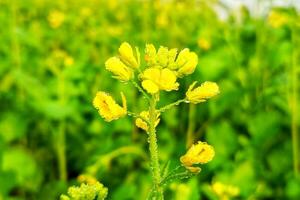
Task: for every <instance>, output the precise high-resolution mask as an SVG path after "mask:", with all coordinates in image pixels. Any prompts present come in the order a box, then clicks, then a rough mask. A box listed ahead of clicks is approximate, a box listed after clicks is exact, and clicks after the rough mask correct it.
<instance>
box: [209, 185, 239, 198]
mask: <svg viewBox="0 0 300 200" xmlns="http://www.w3.org/2000/svg"><path fill="white" fill-rule="evenodd" d="M211 187H212V190H213V191H214V192H215V193H216V195H217V196H218V197H220V199H222V200H229V199H231V197H236V196H238V195H239V193H240V189H239V188H238V187H236V186H234V185H227V184H224V183H221V182H218V181H217V182H214V183H213V184H212V186H211Z"/></svg>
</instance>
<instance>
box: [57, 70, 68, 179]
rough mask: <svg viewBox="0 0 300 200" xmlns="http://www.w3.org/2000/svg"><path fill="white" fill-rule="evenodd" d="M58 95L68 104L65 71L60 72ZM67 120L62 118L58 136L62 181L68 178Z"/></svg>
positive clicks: (61, 100) (63, 103) (59, 166)
mask: <svg viewBox="0 0 300 200" xmlns="http://www.w3.org/2000/svg"><path fill="white" fill-rule="evenodd" d="M58 81H59V84H58V96H59V98H60V104H61V105H62V106H64V105H65V104H66V94H65V77H64V74H63V72H61V73H60V74H58ZM65 131H66V121H65V118H63V119H61V121H60V122H59V127H58V136H57V141H56V142H57V149H56V151H57V159H58V171H59V179H60V180H61V181H66V180H67V162H66V141H65V140H66V139H65V137H66V134H65Z"/></svg>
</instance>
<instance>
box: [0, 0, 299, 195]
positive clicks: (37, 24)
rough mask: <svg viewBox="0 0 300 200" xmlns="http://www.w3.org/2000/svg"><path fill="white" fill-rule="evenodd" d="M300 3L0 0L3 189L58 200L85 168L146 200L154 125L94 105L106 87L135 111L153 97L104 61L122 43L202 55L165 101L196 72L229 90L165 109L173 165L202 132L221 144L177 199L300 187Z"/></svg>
mask: <svg viewBox="0 0 300 200" xmlns="http://www.w3.org/2000/svg"><path fill="white" fill-rule="evenodd" d="M237 2H238V3H237ZM275 2H277V3H279V4H275ZM243 3H245V4H246V5H248V6H242V5H243ZM249 3H250V4H249ZM290 3H291V2H289V1H284V0H282V1H271V0H270V1H267V0H264V1H261V0H257V1H255V0H253V1H251V0H250V1H236V0H232V1H230V0H227V1H218V0H205V1H204V0H202V1H200V0H195V1H192V0H190V1H188V0H186V1H179V0H178V1H175V0H168V1H167V0H165V1H164V0H161V1H159V0H156V1H150V0H149V1H147V0H143V1H142V0H109V1H106V0H74V1H71V0H70V1H68V0H60V1H53V0H0V199H1V200H6V199H9V200H25V199H26V200H27V199H28V200H29V199H30V200H35V199H37V200H41V199H43V200H53V199H58V198H59V195H60V194H61V193H66V191H67V187H68V186H70V185H76V184H78V181H77V177H78V176H79V175H80V174H89V175H91V176H94V177H96V178H97V179H98V180H99V181H101V182H102V183H103V184H104V185H105V186H106V187H108V188H109V197H108V199H113V200H125V199H126V200H130V199H145V198H146V196H147V193H148V191H149V189H150V187H151V177H150V172H149V158H148V151H147V139H146V138H147V136H146V134H145V133H144V132H143V131H142V130H139V129H138V128H136V127H135V125H134V122H133V120H132V119H130V118H122V119H120V120H117V121H114V122H111V123H107V122H105V121H104V120H103V119H102V118H101V117H100V116H99V115H98V114H97V111H96V110H95V109H94V108H93V106H92V99H93V97H94V95H95V94H96V92H97V90H104V91H108V92H110V93H112V94H113V95H114V96H115V97H116V98H118V97H119V92H120V91H124V93H125V95H126V97H127V101H128V107H129V108H131V109H132V110H135V111H141V110H143V109H144V107H145V103H144V100H143V99H142V98H141V96H140V94H138V92H137V91H135V90H133V89H132V88H131V87H130V85H126V84H121V83H119V82H118V81H116V80H115V79H113V78H112V77H111V74H110V73H108V72H107V71H105V66H104V62H105V60H106V59H107V58H109V57H111V56H113V55H115V54H117V51H118V47H119V45H120V44H121V43H122V42H123V41H127V42H129V43H130V44H132V45H135V46H138V47H139V48H140V50H141V52H142V54H143V48H144V46H145V44H146V43H153V44H155V46H156V47H159V46H160V45H163V46H167V47H170V48H174V47H176V48H179V49H182V48H185V47H188V48H190V49H191V50H192V51H195V52H196V53H197V54H198V56H199V64H198V67H197V69H196V71H195V73H194V74H193V75H191V76H189V78H186V79H182V80H180V90H179V91H178V92H172V93H164V94H163V95H162V96H161V101H160V105H164V104H167V103H170V102H173V101H175V100H177V99H179V98H181V97H183V96H184V94H185V91H186V89H187V87H188V85H189V84H191V83H192V81H193V80H198V81H199V82H204V81H206V80H209V81H215V82H217V83H218V84H219V86H220V89H221V94H220V95H219V96H218V97H217V98H214V99H211V100H210V101H208V103H205V104H198V105H197V106H193V105H188V104H184V105H181V106H179V107H176V108H174V109H172V110H170V111H168V112H166V113H164V114H163V115H162V119H161V123H160V125H159V127H158V138H159V152H160V159H161V163H162V164H163V163H166V161H168V160H170V161H171V163H172V164H171V165H177V164H178V163H179V157H180V156H181V155H183V154H184V153H185V151H186V147H187V146H188V145H189V144H190V143H191V142H193V141H197V140H202V141H207V142H208V143H209V144H211V145H213V146H214V148H215V151H216V156H215V158H214V160H213V161H212V162H211V163H209V164H207V165H205V166H203V167H202V172H201V173H200V174H199V175H198V176H197V177H194V178H192V179H189V180H186V181H183V182H175V183H173V184H171V185H170V186H169V187H168V188H167V189H166V199H175V200H199V199H209V200H217V199H222V200H226V199H300V179H299V159H300V158H299V120H300V118H299V114H298V113H299V111H300V106H299V105H298V104H299V73H300V69H299V68H300V67H299V66H300V48H299V47H300V16H299V11H297V9H296V7H295V6H298V7H299V5H300V2H299V1H298V0H294V1H293V2H292V3H294V4H290ZM118 100H120V99H118ZM297 177H298V178H297Z"/></svg>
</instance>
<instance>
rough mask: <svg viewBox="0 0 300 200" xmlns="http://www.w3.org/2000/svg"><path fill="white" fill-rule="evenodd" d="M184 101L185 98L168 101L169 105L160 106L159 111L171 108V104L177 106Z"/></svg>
mask: <svg viewBox="0 0 300 200" xmlns="http://www.w3.org/2000/svg"><path fill="white" fill-rule="evenodd" d="M185 101H186V99H180V100H178V101H175V102H173V103H170V104H169V105H166V106H164V107H162V108H160V109H159V112H161V113H162V112H165V111H167V110H169V109H170V108H172V107H173V106H178V105H179V104H181V103H182V102H185Z"/></svg>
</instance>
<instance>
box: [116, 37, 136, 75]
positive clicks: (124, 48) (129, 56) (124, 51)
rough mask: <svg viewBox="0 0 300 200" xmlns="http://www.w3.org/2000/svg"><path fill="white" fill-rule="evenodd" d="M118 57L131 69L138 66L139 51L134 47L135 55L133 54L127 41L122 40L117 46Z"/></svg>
mask: <svg viewBox="0 0 300 200" xmlns="http://www.w3.org/2000/svg"><path fill="white" fill-rule="evenodd" d="M119 53H120V59H121V60H122V61H123V63H124V64H126V65H127V66H128V67H130V68H132V69H137V68H139V57H140V55H139V51H138V49H136V54H137V55H136V56H137V57H135V56H134V54H133V50H132V47H131V46H130V44H128V43H127V42H123V43H122V44H121V46H120V47H119Z"/></svg>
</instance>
